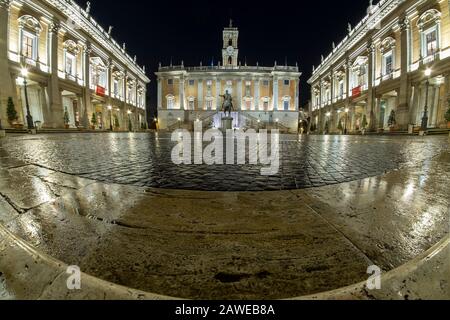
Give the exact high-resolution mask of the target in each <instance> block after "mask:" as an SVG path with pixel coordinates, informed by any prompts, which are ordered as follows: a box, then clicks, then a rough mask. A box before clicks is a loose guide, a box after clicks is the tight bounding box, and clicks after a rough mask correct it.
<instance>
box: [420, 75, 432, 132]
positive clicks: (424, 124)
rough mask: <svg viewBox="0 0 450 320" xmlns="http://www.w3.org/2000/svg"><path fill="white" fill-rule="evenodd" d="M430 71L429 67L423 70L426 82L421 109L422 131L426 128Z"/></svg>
mask: <svg viewBox="0 0 450 320" xmlns="http://www.w3.org/2000/svg"><path fill="white" fill-rule="evenodd" d="M431 72H432V71H431V69H430V68H427V69H426V70H425V76H426V77H427V83H426V94H425V107H424V110H423V117H422V125H421V129H422V131H426V130H427V128H428V95H429V90H430V76H431Z"/></svg>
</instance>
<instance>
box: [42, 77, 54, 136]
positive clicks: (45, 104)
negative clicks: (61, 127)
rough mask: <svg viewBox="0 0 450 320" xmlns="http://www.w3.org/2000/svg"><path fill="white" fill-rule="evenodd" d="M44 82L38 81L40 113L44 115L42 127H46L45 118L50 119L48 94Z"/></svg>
mask: <svg viewBox="0 0 450 320" xmlns="http://www.w3.org/2000/svg"><path fill="white" fill-rule="evenodd" d="M46 87H47V84H46V83H39V95H40V100H41V107H42V115H43V116H44V123H42V127H48V125H47V122H46V121H47V119H51V116H52V115H51V110H50V106H49V103H48V96H47V94H46Z"/></svg>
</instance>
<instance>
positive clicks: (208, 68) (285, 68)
mask: <svg viewBox="0 0 450 320" xmlns="http://www.w3.org/2000/svg"><path fill="white" fill-rule="evenodd" d="M235 70H238V71H267V72H269V71H270V72H271V71H286V72H298V71H299V70H298V67H297V66H295V67H294V66H274V67H260V66H237V67H228V66H198V67H185V66H183V65H179V66H166V67H160V68H159V71H190V72H192V71H235Z"/></svg>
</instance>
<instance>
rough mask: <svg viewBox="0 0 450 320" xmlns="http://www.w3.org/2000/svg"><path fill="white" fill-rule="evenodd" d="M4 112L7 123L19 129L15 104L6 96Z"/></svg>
mask: <svg viewBox="0 0 450 320" xmlns="http://www.w3.org/2000/svg"><path fill="white" fill-rule="evenodd" d="M6 114H7V116H8V122H9V125H10V126H11V127H13V128H16V129H19V127H20V124H18V123H17V120H18V119H19V116H18V115H17V110H16V106H15V105H14V102H13V99H12V98H11V97H9V98H8V104H7V107H6Z"/></svg>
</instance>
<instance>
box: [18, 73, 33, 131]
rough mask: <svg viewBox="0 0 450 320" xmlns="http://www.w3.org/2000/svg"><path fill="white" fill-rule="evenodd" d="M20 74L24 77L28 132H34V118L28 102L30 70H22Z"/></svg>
mask: <svg viewBox="0 0 450 320" xmlns="http://www.w3.org/2000/svg"><path fill="white" fill-rule="evenodd" d="M20 73H21V74H22V77H23V89H24V92H25V106H26V108H27V126H28V130H32V129H34V124H33V117H32V116H31V112H30V104H29V101H28V88H27V85H28V82H27V77H28V69H27V68H22V70H21V71H20Z"/></svg>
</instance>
